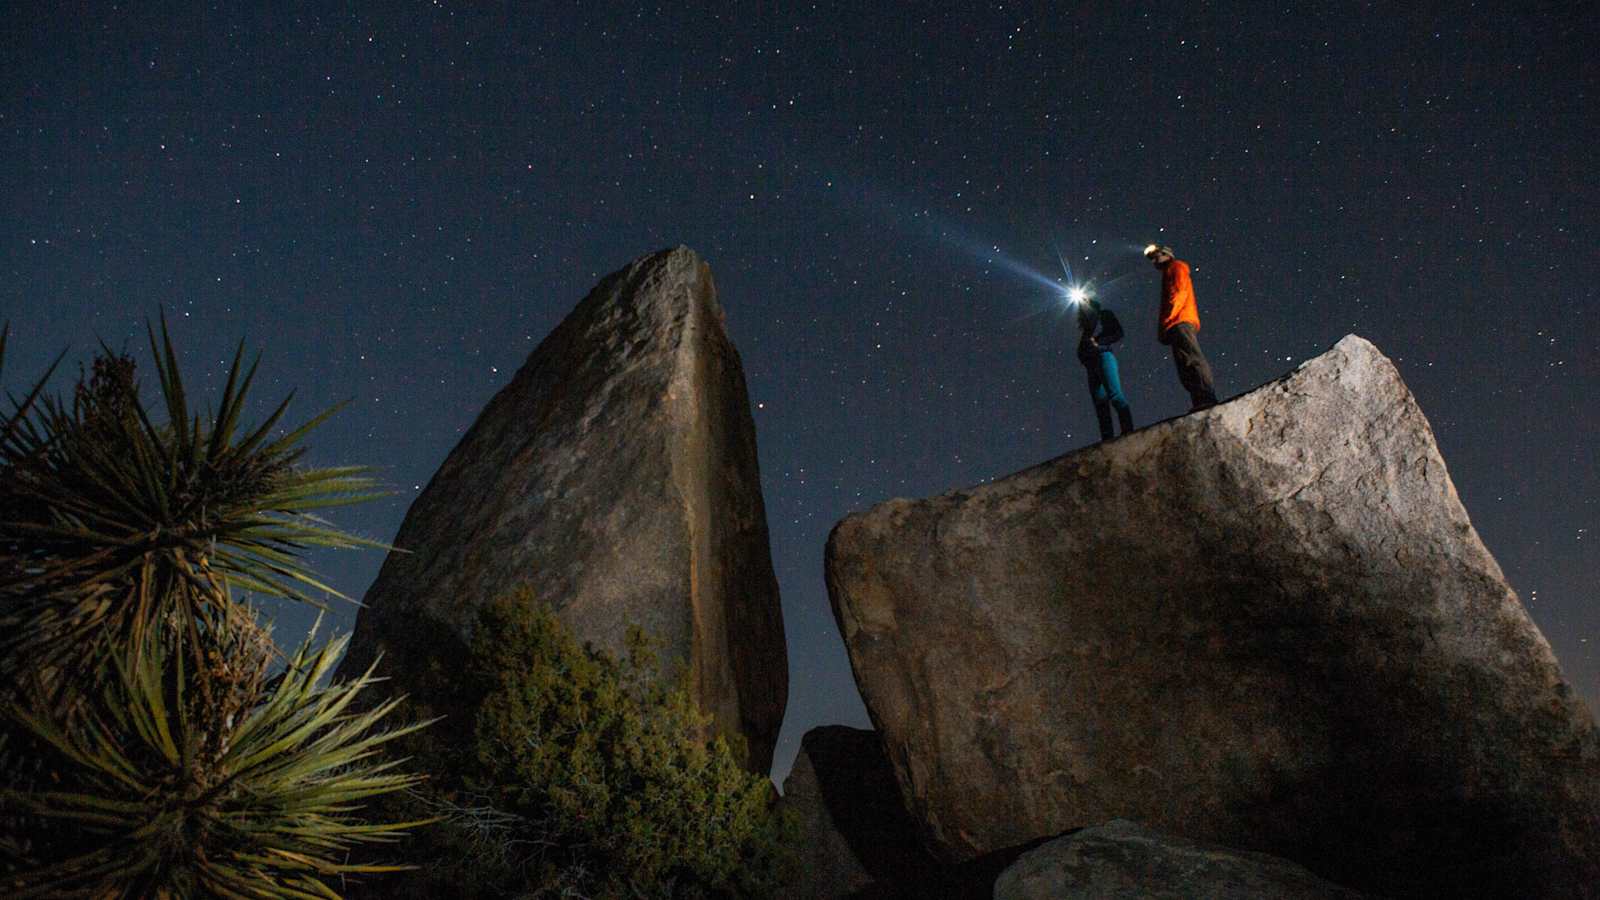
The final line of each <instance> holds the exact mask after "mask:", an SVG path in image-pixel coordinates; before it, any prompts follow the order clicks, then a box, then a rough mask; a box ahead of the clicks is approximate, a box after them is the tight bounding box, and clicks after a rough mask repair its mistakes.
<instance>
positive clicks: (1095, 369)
mask: <svg viewBox="0 0 1600 900" xmlns="http://www.w3.org/2000/svg"><path fill="white" fill-rule="evenodd" d="M1083 368H1084V371H1086V372H1088V373H1089V398H1090V399H1091V400H1093V401H1094V416H1095V418H1096V419H1099V420H1100V440H1102V441H1109V440H1111V404H1110V403H1109V402H1107V399H1106V383H1105V378H1104V377H1103V376H1102V374H1101V371H1100V367H1099V366H1097V365H1094V364H1092V363H1084V366H1083Z"/></svg>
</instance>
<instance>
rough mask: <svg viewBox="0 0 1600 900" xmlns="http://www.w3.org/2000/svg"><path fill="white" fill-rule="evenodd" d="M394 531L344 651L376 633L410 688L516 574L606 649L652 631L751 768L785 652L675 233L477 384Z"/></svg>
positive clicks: (709, 325) (696, 288)
mask: <svg viewBox="0 0 1600 900" xmlns="http://www.w3.org/2000/svg"><path fill="white" fill-rule="evenodd" d="M394 543H395V546H396V547H397V548H399V550H400V551H402V552H395V553H391V554H390V555H389V557H388V559H387V560H386V561H385V562H384V565H383V569H382V571H381V572H380V573H379V575H378V578H377V580H376V582H374V584H373V586H372V588H371V590H369V591H368V592H367V595H366V598H365V604H366V607H365V608H364V609H362V610H361V612H360V615H359V616H358V618H357V620H356V627H355V634H354V637H353V639H352V641H351V647H350V651H349V654H348V656H347V658H346V660H345V662H344V663H343V664H342V670H343V671H345V672H349V671H352V670H353V669H357V668H360V667H364V666H365V665H366V664H367V663H368V662H370V661H371V660H372V659H373V657H374V655H375V654H376V653H377V652H378V651H380V650H381V651H383V652H384V653H385V657H384V667H383V669H384V671H385V672H386V673H387V674H391V675H394V676H396V680H397V682H398V684H399V686H400V687H401V688H410V689H412V690H417V689H418V678H417V676H416V673H418V672H422V671H425V670H427V669H429V668H430V667H431V668H433V669H435V670H437V669H438V668H439V667H440V665H441V662H442V664H443V665H444V666H445V667H446V669H448V667H449V666H450V665H451V664H452V663H453V660H452V658H451V657H452V656H453V655H454V654H456V653H458V652H459V650H460V642H461V641H464V640H466V639H467V637H468V635H469V634H470V631H471V627H472V625H473V623H474V621H475V615H476V610H477V608H478V607H479V606H480V605H482V604H483V603H485V602H487V601H489V600H491V599H492V598H494V597H495V596H497V595H499V594H501V593H503V592H506V591H508V590H509V589H511V588H513V587H515V586H517V585H518V584H521V583H526V584H528V585H531V586H532V587H533V589H534V590H535V592H536V594H537V596H538V597H539V598H540V599H542V600H545V601H548V602H550V603H552V604H553V605H554V606H555V607H556V608H557V610H558V613H559V615H560V617H561V618H562V620H563V621H565V622H566V623H567V624H568V625H569V626H571V627H572V628H573V629H574V630H575V632H576V633H577V634H578V635H579V637H580V638H582V639H584V640H588V641H591V642H593V643H595V644H596V645H597V646H602V647H606V648H608V649H611V650H612V651H618V650H620V649H621V647H622V640H623V636H624V634H625V632H626V628H627V626H628V625H629V624H630V623H636V624H638V625H641V626H643V627H644V628H645V629H646V630H647V631H649V632H650V633H651V634H653V635H655V636H657V637H658V638H660V639H662V640H664V642H665V646H664V649H663V652H662V657H663V663H664V665H673V664H679V663H681V664H683V665H685V666H687V670H688V673H689V676H690V678H691V680H692V685H693V690H694V693H695V695H696V697H697V698H698V699H699V701H700V702H701V704H702V706H703V707H704V708H705V709H706V710H708V711H709V712H711V713H712V714H713V715H714V716H715V719H716V722H717V724H718V725H719V726H721V727H722V728H723V729H724V730H725V731H727V732H728V733H732V734H742V735H743V736H744V737H745V738H746V739H747V741H748V745H749V764H750V766H751V768H752V769H753V770H757V771H761V772H765V771H767V770H768V768H769V767H770V765H771V760H772V748H773V744H774V742H775V740H776V736H777V732H778V727H779V725H780V723H781V721H782V719H783V709H784V704H785V702H786V700H787V693H788V662H787V656H786V653H785V649H784V635H783V621H782V613H781V610H780V609H779V605H778V585H777V580H776V578H775V577H774V575H773V571H772V559H771V551H770V548H769V546H768V542H767V522H766V512H765V509H764V507H763V504H762V498H761V487H760V478H759V475H758V473H757V469H756V439H755V426H754V424H753V422H752V421H751V418H750V401H749V397H748V395H747V392H746V388H745V381H744V373H743V370H742V369H741V368H740V364H739V354H738V352H737V351H735V350H734V347H733V344H732V343H730V342H729V340H728V337H727V335H726V333H725V332H724V330H723V325H722V309H721V307H720V305H719V304H718V303H717V298H716V290H715V288H714V287H713V285H712V280H711V272H710V269H709V268H708V267H707V266H706V264H705V263H704V262H703V261H702V260H701V259H700V258H699V257H698V256H697V255H695V253H694V252H693V251H691V250H689V249H687V248H684V247H679V248H677V249H674V250H668V251H663V252H661V253H657V254H654V255H651V256H648V257H644V258H641V259H639V260H636V261H634V262H633V263H632V264H630V265H628V266H627V267H626V268H624V269H622V270H621V271H618V272H616V273H613V274H612V275H610V276H608V277H607V278H606V279H605V280H603V281H602V282H600V284H599V285H598V286H596V287H595V289H594V290H593V291H592V292H591V293H590V294H589V296H588V297H586V298H585V299H584V300H583V301H582V302H581V303H579V304H578V306H577V308H576V309H575V310H573V312H572V313H571V314H570V315H569V316H567V318H566V319H565V320H564V321H563V322H562V323H561V324H560V325H559V326H558V327H557V328H556V329H555V330H554V331H552V332H551V333H550V335H549V336H548V337H546V338H545V340H544V341H543V342H542V343H541V344H540V345H539V347H538V348H537V349H536V350H534V352H533V353H532V355H531V356H529V357H528V360H527V362H526V363H525V364H524V365H523V367H522V369H521V370H520V371H519V372H518V373H517V375H516V377H515V378H513V379H512V381H511V383H510V384H509V385H507V386H506V387H505V388H504V389H503V390H501V391H500V393H499V394H497V395H496V396H495V397H494V399H493V400H492V401H490V403H489V405H488V407H486V408H485V409H484V411H483V413H482V414H481V415H479V417H478V419H477V421H476V422H475V423H473V426H472V428H471V430H469V431H468V432H467V434H466V436H465V437H463V438H462V440H461V443H460V444H459V445H457V446H456V448H455V450H453V451H452V452H451V453H450V456H449V457H448V458H447V459H446V460H445V462H444V465H443V466H441V467H440V469H439V471H438V473H437V474H435V475H434V477H433V480H432V481H430V482H429V483H428V486H427V488H426V489H425V490H424V491H423V492H422V494H421V495H420V496H419V497H418V498H417V500H416V502H415V503H413V504H412V506H411V510H410V511H409V512H408V513H407V514H406V518H405V522H404V523H403V524H402V525H401V527H400V532H399V534H398V536H397V537H396V538H395V542H394ZM445 674H446V676H447V675H448V671H446V673H445ZM424 687H425V685H424ZM422 699H423V700H424V701H425V702H426V701H427V700H428V699H429V698H427V697H423V698H422ZM442 711H447V712H450V713H452V714H459V712H460V711H459V710H454V709H446V710H442Z"/></svg>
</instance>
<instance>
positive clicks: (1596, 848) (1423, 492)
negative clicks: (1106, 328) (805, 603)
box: [826, 336, 1600, 897]
mask: <svg viewBox="0 0 1600 900" xmlns="http://www.w3.org/2000/svg"><path fill="white" fill-rule="evenodd" d="M826 568H827V579H828V587H829V593H830V596H831V598H832V601H833V608H834V612H835V615H836V617H837V619H838V622H839V626H840V630H841V632H842V633H843V635H844V638H845V642H846V644H847V647H848V650H849V655H850V660H851V664H852V666H853V668H854V671H855V676H856V681H857V683H858V685H859V686H860V688H861V692H862V696H863V698H864V699H865V701H866V705H867V708H868V710H869V712H870V713H871V716H872V718H873V720H874V722H875V723H876V725H877V726H878V728H879V730H880V731H881V733H882V735H883V740H884V744H885V748H886V750H887V752H888V754H889V757H890V759H891V760H892V761H893V763H894V765H895V770H896V774H897V778H898V780H899V783H900V785H901V789H902V792H903V794H904V796H905V798H906V802H907V806H908V808H909V809H910V810H911V812H912V815H913V816H914V817H915V818H916V819H917V820H918V821H919V822H920V823H921V824H922V826H923V828H924V829H925V839H926V840H927V841H928V842H929V844H930V845H931V846H932V847H933V848H935V849H936V850H937V851H938V852H940V853H941V854H942V855H944V856H945V857H947V858H953V859H963V858H967V857H971V856H974V855H976V854H980V853H983V852H986V851H989V850H992V849H995V848H1001V847H1008V846H1014V845H1017V844H1021V843H1023V842H1026V841H1028V840H1029V839H1031V838H1037V837H1040V836H1046V835H1054V834H1059V833H1062V832H1064V831H1067V830H1070V829H1073V828H1080V827H1086V826H1089V825H1093V824H1095V823H1100V822H1105V821H1109V820H1111V819H1115V818H1131V819H1136V820H1139V821H1142V822H1146V823H1148V824H1149V825H1150V826H1152V827H1155V828H1159V829H1161V830H1163V831H1170V832H1174V833H1177V834H1180V835H1183V836H1185V837H1188V838H1191V839H1195V840H1202V841H1208V842H1213V843H1218V844H1222V845H1224V846H1230V847H1238V848H1242V849H1248V850H1258V851H1265V852H1269V853H1272V854H1274V855H1277V856H1282V857H1286V858H1289V859H1293V860H1296V861H1298V862H1301V863H1303V864H1305V865H1306V866H1307V867H1308V868H1310V869H1311V870H1313V871H1315V872H1317V873H1318V874H1320V875H1322V876H1324V877H1327V878H1329V879H1331V880H1333V881H1336V882H1339V883H1341V884H1348V885H1351V886H1352V887H1356V888H1360V889H1363V890H1368V891H1371V892H1373V893H1379V894H1394V895H1409V896H1418V897H1421V896H1521V897H1527V896H1540V897H1574V896H1600V887H1597V885H1600V732H1597V730H1596V728H1595V724H1594V719H1593V716H1592V715H1591V713H1590V712H1589V711H1588V709H1587V708H1586V707H1585V706H1584V705H1583V702H1582V701H1581V700H1580V699H1579V698H1578V697H1577V695H1576V694H1575V693H1574V692H1573V690H1572V689H1571V688H1570V687H1569V685H1568V684H1567V683H1566V682H1565V681H1564V680H1563V678H1562V675H1561V673H1560V671H1559V669H1558V668H1557V664H1556V660H1555V657H1554V656H1553V654H1552V653H1551V650H1550V647H1549V645H1548V644H1547V643H1546V642H1545V640H1544V638H1543V636H1542V635H1541V634H1540V633H1539V631H1538V629H1537V628H1536V627H1535V626H1534V624H1533V623H1532V621H1531V620H1530V619H1529V617H1528V615H1527V613H1526V611H1525V610H1524V609H1523V607H1522V604H1521V602H1520V601H1519V600H1518V599H1517V597H1516V595H1515V594H1514V593H1513V592H1512V590H1511V588H1510V587H1509V586H1508V585H1507V584H1506V581H1505V579H1504V578H1503V577H1502V575H1501V572H1500V568H1499V566H1498V565H1497V564H1496V563H1495V561H1494V559H1493V558H1492V557H1491V556H1490V555H1489V553H1488V551H1487V550H1486V549H1485V548H1484V546H1483V544H1482V543H1481V542H1480V541H1479V539H1478V536H1477V534H1476V532H1475V531H1474V530H1473V528H1472V525H1471V523H1470V522H1469V521H1468V519H1467V515H1466V512H1465V510H1464V509H1463V508H1462V506H1461V503H1460V501H1459V500H1458V498H1457V496H1456V492H1455V488H1454V486H1453V485H1452V484H1451V482H1450V478H1449V475H1448V474H1447V472H1446V470H1445V465H1444V460H1443V459H1441V458H1440V456H1439V451H1438V449H1437V447H1436V446H1435V444H1434V440H1433V435H1432V431H1431V429H1430V428H1429V426H1428V423H1427V421H1426V420H1425V419H1424V418H1423V415H1422V412H1421V411H1420V410H1419V409H1418V407H1417V404H1416V402H1415V401H1414V400H1413V398H1412V397H1411V394H1410V393H1409V392H1408V391H1407V390H1406V388H1405V385H1404V384H1403V383H1402V382H1401V380H1400V377H1399V375H1398V373H1397V372H1396V371H1395V369H1394V367H1393V365H1392V364H1391V363H1390V362H1389V361H1388V360H1387V359H1385V358H1384V357H1383V355H1382V354H1380V353H1379V352H1378V351H1377V349H1376V348H1374V347H1373V346H1372V345H1371V344H1369V343H1368V342H1366V341H1364V340H1362V339H1360V338H1357V337H1354V336H1352V337H1347V338H1345V339H1344V340H1342V341H1340V342H1339V343H1338V345H1337V346H1335V347H1334V348H1333V349H1332V350H1330V351H1329V352H1327V353H1325V354H1323V355H1322V356H1320V357H1318V358H1316V359H1314V360H1311V361H1309V362H1307V363H1305V364H1304V365H1302V366H1301V367H1300V368H1299V369H1297V370H1296V371H1294V372H1293V373H1291V374H1290V375H1288V376H1286V377H1284V378H1283V379H1281V380H1279V381H1276V382H1273V383H1271V384H1268V385H1266V386H1264V387H1262V388H1259V389H1257V390H1255V391H1252V392H1251V393H1249V394H1246V395H1244V396H1242V397H1239V398H1236V399H1234V400H1232V401H1230V402H1228V403H1225V404H1222V405H1220V406H1218V407H1215V408H1213V409H1210V410H1208V411H1205V412H1202V413H1198V414H1193V415H1189V416H1185V417H1182V418H1180V419H1175V420H1172V421H1168V422H1164V423H1161V424H1159V425H1156V426H1153V427H1150V428H1145V429H1143V430H1141V431H1138V432H1135V433H1134V434H1132V435H1130V436H1128V437H1125V438H1122V439H1119V440H1116V441H1114V442H1110V443H1107V444H1101V445H1097V446H1094V447H1091V448H1089V449H1086V450H1083V451H1080V452H1077V453H1074V454H1071V455H1068V456H1065V457H1061V458H1059V459H1056V460H1053V461H1051V462H1048V463H1045V464H1043V465H1040V466H1038V467H1035V468H1033V469H1029V470H1027V471H1024V472H1021V473H1019V474H1016V475H1013V476H1010V477H1007V478H1004V479H1002V480H999V481H996V482H994V483H991V484H987V485H983V486H981V487H977V488H973V489H970V490H965V491H956V492H952V493H948V494H945V495H942V496H939V497H935V498H932V499H928V500H892V501H889V502H887V503H883V504H881V505H879V506H877V507H875V508H873V509H871V510H870V511H868V512H865V513H862V514H858V515H853V516H851V517H849V518H847V519H845V520H844V521H843V522H841V523H840V524H839V525H838V526H836V527H835V529H834V532H833V534H832V536H831V537H830V539H829V541H828V548H827V562H826Z"/></svg>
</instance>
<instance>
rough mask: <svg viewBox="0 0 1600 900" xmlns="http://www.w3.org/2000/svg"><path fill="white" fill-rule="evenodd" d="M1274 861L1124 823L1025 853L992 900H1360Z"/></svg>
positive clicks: (1298, 868)
mask: <svg viewBox="0 0 1600 900" xmlns="http://www.w3.org/2000/svg"><path fill="white" fill-rule="evenodd" d="M1363 896H1364V895H1362V894H1359V893H1357V892H1356V891H1352V890H1349V889H1348V888H1342V887H1340V886H1338V885H1336V884H1331V883H1329V882H1327V881H1324V880H1322V879H1321V878H1318V877H1317V876H1315V875H1313V874H1311V873H1310V872H1308V871H1306V870H1305V869H1304V868H1303V867H1301V866H1298V865H1295V864H1294V863H1291V862H1288V861H1286V860H1282V859H1278V858H1277V857H1275V856H1267V855H1266V854H1262V853H1242V852H1239V851H1235V850H1228V849H1226V848H1223V847H1216V846H1208V845H1203V844H1197V843H1194V842H1193V841H1186V840H1184V839H1182V838H1178V837H1173V836H1171V835H1162V834H1156V833H1154V832H1151V831H1148V830H1146V829H1144V828H1141V827H1139V826H1138V825H1136V824H1134V823H1132V822H1127V821H1122V820H1118V821H1115V822H1111V823H1108V824H1106V825H1101V826H1098V827H1095V828H1085V829H1083V830H1082V831H1078V832H1075V833H1073V834H1071V835H1068V836H1066V837H1061V838H1056V839H1055V840H1053V841H1051V842H1049V843H1048V844H1045V845H1043V846H1041V847H1039V848H1038V849H1036V850H1032V851H1030V852H1028V853H1027V854H1024V855H1023V856H1022V858H1021V859H1018V860H1017V861H1016V862H1015V863H1013V864H1012V865H1011V867H1010V868H1008V869H1006V870H1005V871H1004V872H1002V873H1000V877H999V878H998V879H997V880H996V881H995V885H994V900H1194V898H1196V897H1205V898H1208V900H1260V898H1263V897H1271V898H1273V900H1361V898H1362V897H1363Z"/></svg>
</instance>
